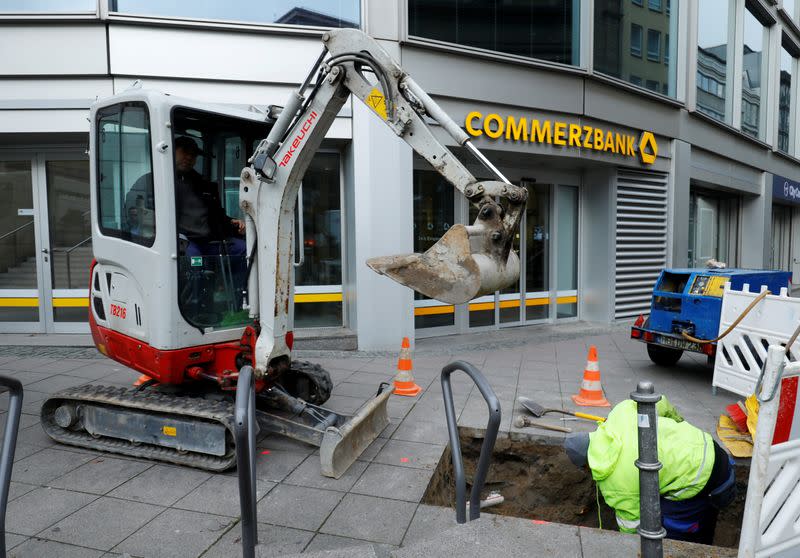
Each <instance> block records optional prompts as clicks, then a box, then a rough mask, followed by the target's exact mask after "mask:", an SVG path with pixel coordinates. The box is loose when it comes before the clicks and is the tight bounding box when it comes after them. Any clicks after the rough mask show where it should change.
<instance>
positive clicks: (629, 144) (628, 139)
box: [625, 136, 636, 157]
mask: <svg viewBox="0 0 800 558" xmlns="http://www.w3.org/2000/svg"><path fill="white" fill-rule="evenodd" d="M633 139H634V138H633V136H625V153H626V154H627V155H630V156H631V157H633V156H634V155H636V152H635V151H634V150H633Z"/></svg>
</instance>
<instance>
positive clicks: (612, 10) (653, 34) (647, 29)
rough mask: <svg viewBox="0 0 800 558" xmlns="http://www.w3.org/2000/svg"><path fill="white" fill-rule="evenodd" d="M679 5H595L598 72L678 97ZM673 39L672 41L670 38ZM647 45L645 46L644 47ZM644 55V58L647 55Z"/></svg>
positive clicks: (605, 1) (604, 1) (602, 0)
mask: <svg viewBox="0 0 800 558" xmlns="http://www.w3.org/2000/svg"><path fill="white" fill-rule="evenodd" d="M677 16H678V14H677V3H675V5H673V6H669V5H667V9H664V3H663V2H661V1H660V0H659V1H658V2H655V1H654V0H648V2H647V5H644V4H642V3H637V2H619V1H618V0H596V1H595V3H594V25H595V32H594V67H595V70H597V71H598V72H602V73H604V74H607V75H610V76H612V77H616V78H619V79H622V80H625V81H627V82H629V83H632V84H634V85H639V86H640V85H641V84H642V83H644V84H645V87H647V88H648V89H650V90H652V91H655V92H658V93H661V94H663V95H668V96H670V97H675V94H676V81H677V79H676V75H677V73H676V68H675V63H674V60H675V59H676V57H675V52H669V50H668V49H675V45H676V44H677V41H675V40H674V37H677V36H678V35H677V32H678V17H677ZM670 35H671V36H672V37H673V40H672V41H670V40H669V39H668V37H669V36H670ZM643 43H644V44H643ZM643 55H644V56H643Z"/></svg>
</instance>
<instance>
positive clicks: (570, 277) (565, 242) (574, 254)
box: [556, 186, 578, 318]
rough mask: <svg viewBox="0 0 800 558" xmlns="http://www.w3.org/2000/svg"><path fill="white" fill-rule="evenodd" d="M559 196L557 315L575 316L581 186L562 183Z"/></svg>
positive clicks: (576, 306)
mask: <svg viewBox="0 0 800 558" xmlns="http://www.w3.org/2000/svg"><path fill="white" fill-rule="evenodd" d="M557 196H558V197H557V199H556V201H557V203H556V205H557V207H558V241H557V244H558V247H557V248H556V259H557V261H558V263H557V269H556V271H557V275H556V276H557V279H556V285H557V287H558V292H557V293H556V297H557V300H556V317H557V318H574V317H575V316H577V315H578V301H577V296H578V189H577V188H576V187H574V186H559V187H558V194H557Z"/></svg>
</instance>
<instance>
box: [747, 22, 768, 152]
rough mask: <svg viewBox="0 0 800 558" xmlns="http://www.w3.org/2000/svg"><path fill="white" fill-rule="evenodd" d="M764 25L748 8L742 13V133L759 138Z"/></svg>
mask: <svg viewBox="0 0 800 558" xmlns="http://www.w3.org/2000/svg"><path fill="white" fill-rule="evenodd" d="M765 41H766V32H765V29H764V25H762V23H761V22H760V21H759V20H758V19H757V18H756V16H755V15H754V14H753V12H751V11H750V8H746V9H745V11H744V46H743V48H742V50H743V52H742V131H743V132H745V133H746V134H749V135H751V136H753V137H754V138H761V137H762V136H763V130H762V129H761V122H760V120H761V118H760V115H761V80H762V76H763V74H764V62H765V60H764V56H763V55H762V53H763V52H764V43H765Z"/></svg>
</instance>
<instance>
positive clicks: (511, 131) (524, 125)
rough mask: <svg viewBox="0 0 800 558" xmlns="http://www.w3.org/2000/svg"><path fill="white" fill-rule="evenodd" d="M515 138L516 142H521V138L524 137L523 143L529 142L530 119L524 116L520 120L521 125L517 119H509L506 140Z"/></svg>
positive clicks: (511, 117)
mask: <svg viewBox="0 0 800 558" xmlns="http://www.w3.org/2000/svg"><path fill="white" fill-rule="evenodd" d="M512 136H513V137H514V141H519V139H520V137H522V140H523V141H528V119H527V118H525V117H524V116H523V117H522V118H520V119H519V123H517V120H516V118H514V117H513V116H509V117H508V121H507V122H506V139H511V137H512Z"/></svg>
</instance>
